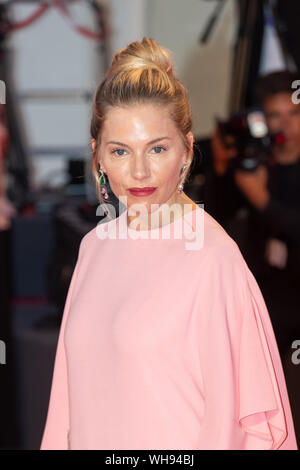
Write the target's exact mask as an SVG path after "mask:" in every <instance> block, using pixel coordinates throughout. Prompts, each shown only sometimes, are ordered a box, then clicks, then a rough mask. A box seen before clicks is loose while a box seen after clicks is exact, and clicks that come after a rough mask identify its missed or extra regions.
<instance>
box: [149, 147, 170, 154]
mask: <svg viewBox="0 0 300 470" xmlns="http://www.w3.org/2000/svg"><path fill="white" fill-rule="evenodd" d="M153 149H162V150H167V149H166V148H165V147H162V146H161V145H157V146H156V147H153ZM153 149H152V150H153ZM154 153H162V152H154Z"/></svg>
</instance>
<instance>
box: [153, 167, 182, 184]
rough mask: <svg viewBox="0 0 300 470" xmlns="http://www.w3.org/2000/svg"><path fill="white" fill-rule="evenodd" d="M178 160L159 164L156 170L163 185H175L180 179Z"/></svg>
mask: <svg viewBox="0 0 300 470" xmlns="http://www.w3.org/2000/svg"><path fill="white" fill-rule="evenodd" d="M179 172H180V169H179V166H178V162H171V161H170V162H167V163H166V164H165V165H159V168H158V170H157V171H156V175H157V179H158V180H159V181H160V182H161V184H162V185H170V186H174V184H176V182H177V181H178V179H179Z"/></svg>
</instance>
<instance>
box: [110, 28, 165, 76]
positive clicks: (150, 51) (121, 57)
mask: <svg viewBox="0 0 300 470" xmlns="http://www.w3.org/2000/svg"><path fill="white" fill-rule="evenodd" d="M128 68H133V69H137V68H157V69H160V70H162V71H164V72H166V73H167V74H168V75H174V67H173V61H172V55H171V52H170V51H169V50H168V49H167V48H165V47H163V46H161V45H160V44H158V43H157V42H156V41H155V40H154V39H152V38H148V37H144V38H143V39H142V41H141V42H138V41H134V42H131V43H129V44H128V45H127V47H126V48H124V49H120V50H119V51H118V52H117V53H116V54H115V55H114V57H113V59H112V63H111V66H110V69H109V71H108V73H107V75H111V74H113V73H116V72H118V71H120V70H123V69H128Z"/></svg>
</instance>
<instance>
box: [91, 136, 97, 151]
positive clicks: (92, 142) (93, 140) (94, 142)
mask: <svg viewBox="0 0 300 470" xmlns="http://www.w3.org/2000/svg"><path fill="white" fill-rule="evenodd" d="M91 145H92V149H93V152H94V151H95V147H96V139H94V138H92V139H91Z"/></svg>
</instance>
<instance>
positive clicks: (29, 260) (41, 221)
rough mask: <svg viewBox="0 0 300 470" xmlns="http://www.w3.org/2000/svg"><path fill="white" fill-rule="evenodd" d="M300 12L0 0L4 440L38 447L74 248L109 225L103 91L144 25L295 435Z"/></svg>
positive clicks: (121, 1)
mask: <svg viewBox="0 0 300 470" xmlns="http://www.w3.org/2000/svg"><path fill="white" fill-rule="evenodd" d="M299 18H300V5H299V2H298V1H297V0H288V1H282V0H277V1H271V0H268V1H267V0H251V1H250V0H184V1H183V0H69V1H63V0H48V1H42V0H40V1H38V0H36V1H34V0H28V1H20V0H0V309H1V310H0V422H1V427H0V449H39V446H40V443H41V438H42V432H43V429H44V425H45V420H46V414H47V409H48V403H49V394H50V387H51V380H52V372H53V365H54V359H55V352H56V344H57V339H58V333H59V327H60V322H61V318H62V314H63V308H64V303H65V299H66V294H67V291H68V287H69V283H70V279H71V276H72V272H73V269H74V266H75V263H76V258H77V254H78V248H79V244H80V241H81V239H82V237H83V236H84V235H85V234H86V233H87V232H88V231H89V230H91V229H92V228H93V227H95V226H96V224H97V223H99V222H100V223H101V216H96V208H97V207H98V203H97V197H96V192H95V189H94V183H93V179H92V173H91V145H90V135H89V124H90V118H91V101H92V96H93V92H94V90H95V88H96V87H97V85H98V83H99V82H100V81H101V80H102V78H103V76H104V74H105V72H106V70H107V68H108V66H109V64H110V61H111V59H112V56H113V54H114V53H115V52H116V51H117V50H119V49H120V48H124V47H126V45H127V44H128V43H129V42H131V41H135V40H142V38H143V36H149V37H152V38H154V39H155V40H156V41H158V42H159V43H160V44H162V45H163V46H165V47H167V48H168V49H170V50H171V52H172V54H173V60H174V63H175V73H176V74H177V76H178V78H179V79H180V80H181V81H182V82H183V84H184V85H185V86H186V87H187V89H188V91H189V94H190V99H191V104H192V108H193V132H194V135H195V138H196V142H195V155H194V162H193V167H192V171H191V174H190V176H189V179H188V181H187V182H186V184H185V189H184V191H185V193H186V194H187V195H188V196H189V197H191V198H192V199H193V200H194V201H196V202H197V203H199V204H204V208H205V210H206V211H207V212H208V213H209V214H211V215H212V216H213V217H214V218H215V219H216V220H217V221H218V222H219V223H220V224H221V225H222V226H223V227H224V228H225V229H226V231H227V232H228V233H229V235H230V236H231V237H232V238H234V240H235V241H236V242H237V243H238V245H239V247H240V249H241V252H242V254H243V256H244V257H245V259H246V262H247V263H248V265H249V267H250V269H251V270H252V272H253V274H254V276H255V278H256V280H257V282H258V284H259V286H260V288H261V290H262V293H263V295H264V298H265V301H266V304H267V307H268V310H269V314H270V318H271V321H272V324H273V328H274V332H275V335H276V339H277V343H278V347H279V351H280V355H281V359H282V364H283V368H284V373H285V377H286V383H287V387H288V393H289V397H290V403H291V409H292V413H293V418H294V425H295V430H296V434H297V440H298V446H299V445H300V399H299V393H297V392H298V390H299V384H300V353H299V352H298V351H299V350H300V298H299V297H300V294H299V291H300V289H299V274H298V272H299V263H300V246H299V243H300V108H299V105H298V101H299V96H298V89H300V73H299V67H300V52H299V51H300V48H299V47H298V44H299V42H300V37H299V36H300V33H299V31H300V28H299V26H300V25H299V24H298V23H299V21H300V20H299ZM299 95H300V93H299ZM108 190H109V196H110V202H111V203H113V204H114V205H115V207H116V213H117V215H118V202H119V201H118V200H117V199H116V197H115V196H114V194H113V193H112V192H111V190H110V187H109V182H108ZM297 388H298V390H297Z"/></svg>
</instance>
